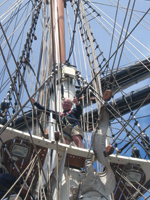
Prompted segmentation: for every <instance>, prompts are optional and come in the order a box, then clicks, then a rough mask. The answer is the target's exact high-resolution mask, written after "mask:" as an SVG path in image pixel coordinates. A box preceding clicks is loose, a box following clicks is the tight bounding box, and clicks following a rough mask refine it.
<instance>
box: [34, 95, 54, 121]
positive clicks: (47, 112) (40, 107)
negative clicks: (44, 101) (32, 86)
mask: <svg viewBox="0 0 150 200" xmlns="http://www.w3.org/2000/svg"><path fill="white" fill-rule="evenodd" d="M31 101H32V103H33V104H34V105H35V106H36V107H37V108H38V109H39V110H45V107H44V106H42V105H41V104H39V103H38V102H36V101H35V99H34V98H32V99H31ZM50 113H53V118H55V117H54V116H55V115H56V112H55V111H54V110H50V109H46V114H47V115H50Z"/></svg>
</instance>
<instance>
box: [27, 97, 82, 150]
mask: <svg viewBox="0 0 150 200" xmlns="http://www.w3.org/2000/svg"><path fill="white" fill-rule="evenodd" d="M31 101H32V103H33V104H34V105H35V106H36V107H37V108H38V109H41V110H45V107H44V106H42V105H40V104H39V103H37V102H36V101H35V99H34V98H31ZM73 102H74V103H75V104H76V108H73V109H71V108H72V102H71V100H70V99H64V101H63V102H62V108H63V112H61V113H59V112H55V111H54V110H50V109H46V114H48V115H50V112H51V113H53V118H54V119H56V120H57V121H58V123H59V128H60V130H61V127H62V130H63V136H64V139H65V142H66V144H70V142H72V141H74V143H75V145H76V146H77V147H80V148H84V144H83V142H82V139H83V136H84V133H83V130H82V128H81V126H80V122H79V119H80V115H81V114H82V107H81V105H80V104H79V102H78V100H77V99H76V98H75V97H74V99H73Z"/></svg>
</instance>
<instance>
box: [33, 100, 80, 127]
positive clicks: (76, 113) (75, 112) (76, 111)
mask: <svg viewBox="0 0 150 200" xmlns="http://www.w3.org/2000/svg"><path fill="white" fill-rule="evenodd" d="M34 105H35V106H36V107H37V108H38V109H40V110H45V107H44V106H42V105H40V104H39V103H37V102H36V103H35V104H34ZM50 113H53V118H54V119H57V122H58V123H59V124H60V121H59V116H60V119H61V124H63V125H67V123H68V122H69V123H70V124H75V123H80V115H81V114H82V107H81V105H80V104H79V105H77V106H76V108H73V109H72V110H70V111H69V110H68V111H63V112H62V113H59V112H55V111H54V110H50V109H46V114H47V115H50ZM66 119H67V120H66Z"/></svg>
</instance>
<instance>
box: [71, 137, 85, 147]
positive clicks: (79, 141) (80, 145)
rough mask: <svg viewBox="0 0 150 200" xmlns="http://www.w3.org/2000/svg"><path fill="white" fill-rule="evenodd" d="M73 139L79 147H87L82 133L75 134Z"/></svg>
mask: <svg viewBox="0 0 150 200" xmlns="http://www.w3.org/2000/svg"><path fill="white" fill-rule="evenodd" d="M72 139H73V141H74V143H75V145H76V146H77V147H80V148H85V146H84V144H83V142H82V137H81V136H80V135H73V136H72Z"/></svg>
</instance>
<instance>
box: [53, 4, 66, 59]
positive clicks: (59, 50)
mask: <svg viewBox="0 0 150 200" xmlns="http://www.w3.org/2000/svg"><path fill="white" fill-rule="evenodd" d="M52 12H53V13H52V16H53V39H54V41H53V44H54V63H65V28H64V0H57V1H56V0H52Z"/></svg>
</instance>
